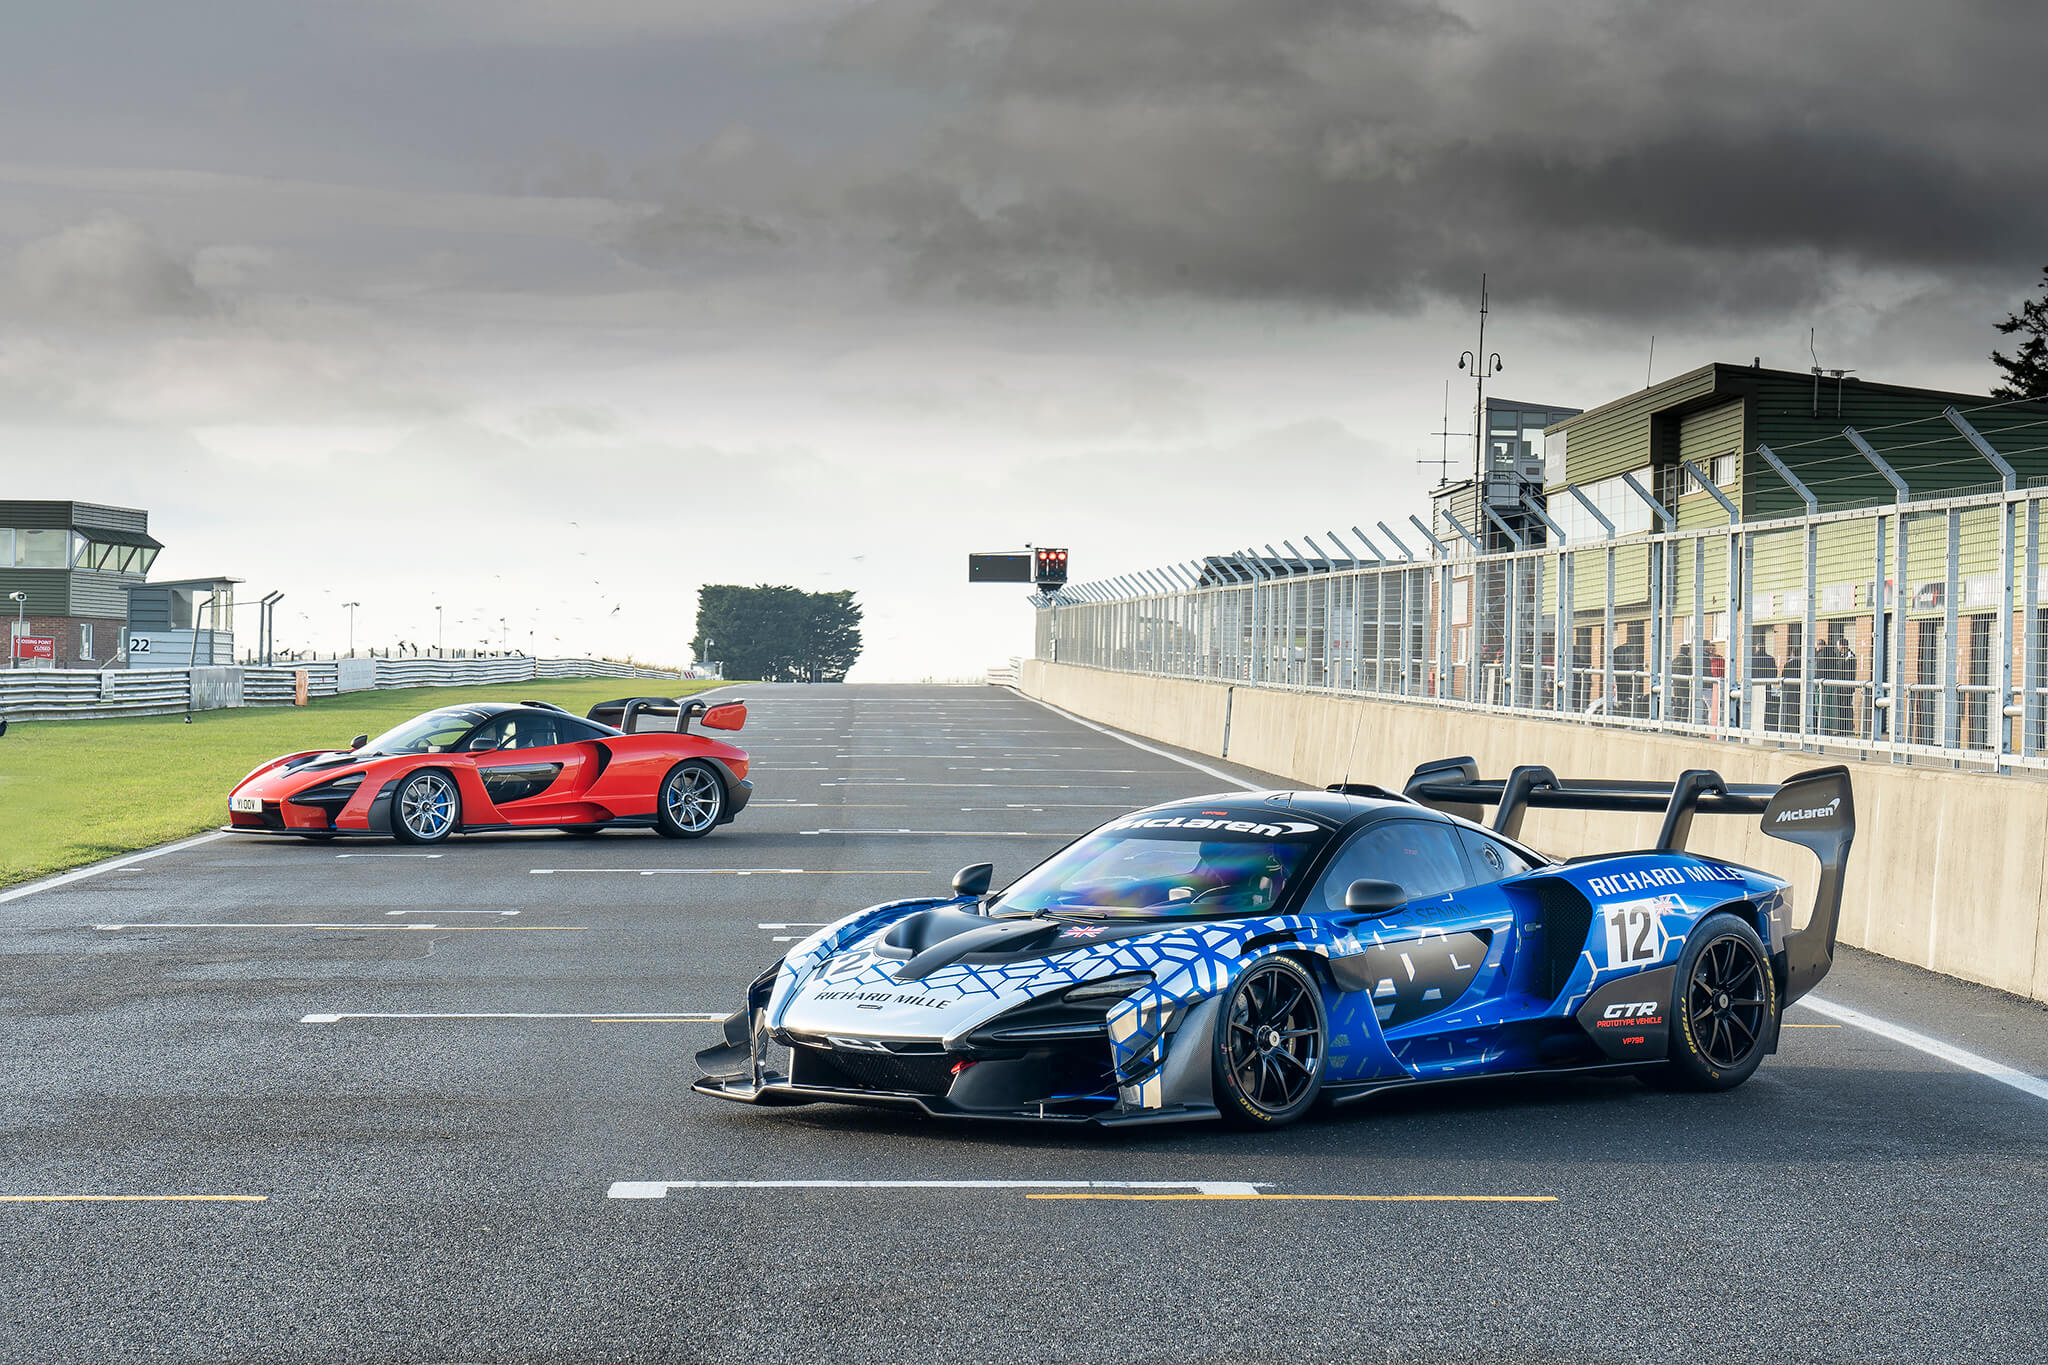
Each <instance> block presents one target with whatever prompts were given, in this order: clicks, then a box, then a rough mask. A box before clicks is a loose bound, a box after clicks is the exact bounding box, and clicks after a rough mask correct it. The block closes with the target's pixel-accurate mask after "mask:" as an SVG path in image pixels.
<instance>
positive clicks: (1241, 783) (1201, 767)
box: [1010, 688, 1265, 792]
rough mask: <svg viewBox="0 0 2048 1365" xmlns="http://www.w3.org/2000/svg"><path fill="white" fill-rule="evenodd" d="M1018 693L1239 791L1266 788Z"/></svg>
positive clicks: (1031, 701)
mask: <svg viewBox="0 0 2048 1365" xmlns="http://www.w3.org/2000/svg"><path fill="white" fill-rule="evenodd" d="M1010 690H1011V691H1013V692H1016V689H1015V688H1011V689H1010ZM1017 695H1018V696H1020V697H1023V698H1024V700H1025V701H1028V702H1030V703H1031V704H1032V705H1033V706H1043V707H1044V708H1045V709H1046V710H1048V711H1050V712H1052V713H1053V714H1054V715H1056V716H1064V717H1065V718H1066V719H1068V720H1070V721H1072V722H1074V724H1076V725H1079V726H1081V727H1082V728H1084V729H1088V730H1093V731H1095V732H1096V733H1097V734H1100V735H1108V736H1109V737H1110V738H1111V739H1113V740H1115V741H1117V743H1119V744H1128V745H1130V746H1131V747H1132V748H1133V749H1143V750H1144V751H1145V752H1146V753H1148V754H1157V755H1159V757H1161V758H1170V759H1172V760H1173V761H1174V762H1175V763H1178V764H1180V765H1181V766H1182V767H1186V768H1193V769H1194V770H1195V771H1196V772H1198V773H1206V774H1208V775H1209V776H1210V777H1213V778H1215V779H1216V780H1217V781H1219V782H1228V783H1229V784H1230V785H1231V786H1233V787H1236V788H1237V789H1238V790H1239V791H1247V792H1255V791H1264V790H1265V788H1263V787H1257V786H1253V785H1252V784H1251V783H1249V782H1247V781H1245V780H1244V779H1243V778H1241V777H1232V776H1231V775H1230V774H1229V773H1226V772H1224V771H1223V770H1222V769H1221V768H1212V767H1210V766H1209V765H1208V764H1206V763H1197V762H1195V761H1194V760H1193V759H1192V758H1182V757H1181V756H1180V755H1179V754H1176V753H1172V752H1170V751H1168V750H1165V749H1161V748H1158V747H1156V746H1154V745H1151V744H1147V743H1145V742H1144V741H1143V740H1138V739H1132V738H1131V737H1130V736H1129V735H1127V734H1124V733H1123V732H1122V731H1120V730H1112V729H1110V728H1109V727H1108V726H1107V725H1097V724H1096V723H1095V722H1094V721H1092V720H1083V719H1081V718H1080V717H1079V716H1077V715H1075V714H1074V713H1073V712H1071V711H1062V710H1061V709H1060V708H1059V707H1057V706H1054V705H1053V704H1052V703H1051V702H1049V701H1040V700H1039V699H1038V698H1036V697H1030V696H1025V694H1024V693H1022V692H1017Z"/></svg>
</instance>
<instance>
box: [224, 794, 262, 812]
mask: <svg viewBox="0 0 2048 1365" xmlns="http://www.w3.org/2000/svg"><path fill="white" fill-rule="evenodd" d="M228 809H229V810H232V811H239V812H241V813H242V814H244V815H261V814H263V798H262V797H260V796H230V797H229V798H228Z"/></svg>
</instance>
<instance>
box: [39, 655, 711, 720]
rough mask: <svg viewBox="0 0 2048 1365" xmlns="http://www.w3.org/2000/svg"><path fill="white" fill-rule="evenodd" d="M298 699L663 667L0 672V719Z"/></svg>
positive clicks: (375, 663) (579, 663)
mask: <svg viewBox="0 0 2048 1365" xmlns="http://www.w3.org/2000/svg"><path fill="white" fill-rule="evenodd" d="M299 673H304V674H305V675H306V695H307V696H309V697H331V696H334V695H336V694H337V693H340V692H347V691H356V690H358V689H363V688H394V687H464V686H475V685H479V684H493V683H517V682H527V681H530V680H532V679H535V678H659V679H668V680H671V681H673V680H674V679H676V678H678V677H680V676H681V675H680V674H678V673H675V672H673V671H669V670H662V669H651V668H633V667H630V666H628V665H626V664H619V663H612V662H610V661H608V660H603V659H529V658H523V657H511V658H497V659H435V658H426V659H339V660H336V659H329V660H325V661H323V662H319V663H307V664H304V665H301V666H299V667H297V668H205V667H202V668H198V669H182V668H180V669H151V670H148V671H143V670H134V671H130V670H123V669H109V670H107V671H105V672H88V671H83V670H69V669H23V670H20V671H17V672H6V673H0V717H5V718H6V719H8V720H10V721H15V720H88V719H93V718H96V717H103V716H162V715H174V714H176V713H178V712H180V711H184V710H187V709H192V710H200V711H207V710H214V709H217V708H220V707H224V706H289V705H291V703H292V700H293V698H294V696H295V695H296V692H297V686H298V680H297V677H296V675H297V674H299ZM195 692H196V697H195Z"/></svg>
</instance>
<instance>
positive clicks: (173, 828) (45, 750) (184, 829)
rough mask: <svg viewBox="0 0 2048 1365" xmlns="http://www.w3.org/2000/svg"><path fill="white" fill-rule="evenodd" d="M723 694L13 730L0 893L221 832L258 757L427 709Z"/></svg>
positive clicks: (679, 690)
mask: <svg viewBox="0 0 2048 1365" xmlns="http://www.w3.org/2000/svg"><path fill="white" fill-rule="evenodd" d="M723 685H724V684H722V683H716V682H653V683H649V682H641V683H637V684H636V683H634V682H632V681H630V680H627V679H621V678H590V679H582V678H579V679H574V680H570V681H556V682H550V681H533V682H523V683H507V684H498V685H493V686H487V687H409V688H402V689H396V690H393V691H389V692H350V693H347V694H345V695H343V696H339V697H327V698H323V699H321V700H318V701H315V702H313V703H312V704H310V705H308V706H304V707H296V706H281V707H262V708H241V709H236V710H231V711H202V712H200V713H199V714H198V715H196V716H194V717H193V718H192V723H191V724H190V725H187V724H185V722H184V718H183V717H181V716H134V717H127V718H123V719H119V720H61V721H33V722H18V723H14V724H11V725H10V726H9V727H8V730H7V733H6V735H4V736H0V887H4V886H10V885H13V884H14V883H17V882H25V881H32V880H34V879H35V878H37V877H47V876H49V875H50V874H51V873H53V872H62V871H65V870H66V869H67V868H73V867H79V866H81V865H83V864H85V863H91V862H97V861H99V860H100V859H102V858H111V857H114V856H115V855H117V854H121V853H132V852H134V851H135V850H137V849H142V848H149V847H152V846H153V845H156V844H161V843H166V842H168V841H170V840H172V839H182V838H185V837H186V836H188V835H192V834H198V833H200V832H201V831H203V830H208V829H213V828H216V827H218V826H220V825H223V824H226V823H227V818H228V814H227V811H228V792H229V791H230V790H231V789H232V788H233V787H234V785H235V783H237V782H239V781H241V780H242V776H243V774H245V773H247V772H248V771H249V770H250V769H251V768H253V767H255V766H256V765H257V764H259V763H261V762H263V761H264V760H265V759H269V758H275V757H276V756H277V755H279V754H284V753H291V752H293V751H295V750H299V749H318V748H321V747H323V746H329V747H333V748H336V749H340V748H345V747H346V746H347V745H348V742H349V740H350V739H351V738H352V737H353V736H355V735H358V734H371V735H375V734H379V733H381V732H383V731H385V730H388V729H390V728H391V727H392V726H393V725H396V724H397V723H398V722H400V721H402V720H405V719H407V718H408V717H411V716H416V715H418V714H419V713H420V712H422V711H431V710H433V709H434V708H435V707H437V706H448V705H453V704H455V703H457V702H462V701H487V700H498V701H505V700H513V701H516V700H523V699H527V698H531V699H533V700H536V701H551V702H553V703H555V704H556V705H557V706H563V707H566V708H568V709H569V710H571V711H573V712H575V713H576V714H577V715H579V716H580V715H582V714H583V713H584V712H585V711H587V710H589V709H590V707H591V706H592V705H594V704H595V703H597V702H600V701H606V700H609V699H611V698H613V697H620V696H632V695H634V691H633V689H634V688H635V687H636V686H638V687H643V688H647V689H648V690H650V691H651V690H654V689H656V688H659V689H661V690H662V691H663V692H664V694H672V695H676V696H687V695H689V694H690V693H692V692H701V691H704V690H705V689H707V688H712V687H721V686H723ZM671 689H673V692H672V693H671V691H670V690H671Z"/></svg>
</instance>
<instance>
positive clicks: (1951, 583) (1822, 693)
mask: <svg viewBox="0 0 2048 1365" xmlns="http://www.w3.org/2000/svg"><path fill="white" fill-rule="evenodd" d="M2044 503H2048V489H2040V488H2027V489H2010V490H1994V491H1992V492H1989V493H1980V494H1974V495H1970V496H1964V497H1954V498H1944V499H1929V500H1922V501H1914V502H1906V501H1901V502H1898V503H1893V504H1887V505H1884V506H1879V507H1866V508H1854V509H1846V510H1838V511H1831V512H1816V513H1811V514H1808V515H1804V516H1796V517H1787V518H1782V519H1777V520H1772V521H1759V522H1750V523H1733V524H1728V525H1724V526H1714V527H1708V528H1699V529H1691V530H1673V531H1664V532H1661V533H1655V534H1636V535H1628V536H1612V537H1605V536H1603V537H1602V538H1600V539H1598V540H1592V541H1587V542H1584V543H1573V544H1569V545H1565V546H1558V545H1549V546H1544V547H1541V548H1534V549H1526V550H1520V551H1509V552H1501V553H1491V554H1477V553H1465V554H1458V555H1453V554H1450V553H1447V552H1445V551H1448V549H1449V547H1448V546H1444V547H1442V548H1441V550H1439V552H1437V553H1434V554H1433V555H1432V557H1430V558H1413V557H1410V558H1406V559H1401V560H1392V561H1387V560H1380V561H1365V562H1361V561H1354V564H1355V567H1353V566H1346V567H1343V568H1334V567H1331V563H1330V559H1329V558H1324V559H1322V560H1321V561H1311V560H1307V559H1305V558H1300V557H1296V558H1295V559H1293V560H1287V559H1286V557H1284V556H1283V557H1281V558H1280V559H1277V560H1276V559H1273V558H1267V557H1264V556H1258V557H1254V556H1249V555H1243V556H1225V557H1220V558H1212V559H1210V560H1206V561H1202V562H1201V563H1199V564H1193V565H1187V566H1175V567H1173V568H1172V569H1170V570H1165V571H1147V572H1146V573H1145V574H1142V575H1138V576H1135V577H1134V578H1130V579H1126V580H1123V581H1122V583H1121V584H1120V585H1105V584H1079V585H1073V586H1071V587H1069V588H1066V589H1062V590H1061V591H1060V592H1059V594H1058V595H1057V596H1055V597H1040V598H1038V599H1036V600H1037V601H1038V603H1039V604H1040V608H1041V609H1040V611H1039V613H1038V629H1037V647H1036V653H1037V657H1038V658H1040V659H1045V660H1052V661H1056V662H1059V663H1071V664H1081V665H1086V666H1090V667H1095V668H1105V669H1113V670H1117V671H1120V672H1129V673H1144V674H1151V675H1154V676H1160V677H1175V678H1199V679H1209V680H1215V681H1223V682H1231V683H1239V684H1247V685H1254V686H1260V687H1273V688H1289V689H1299V690H1309V691H1326V692H1337V693H1355V694H1360V695H1368V696H1378V697H1388V698H1399V699H1405V700H1410V701H1422V702H1428V703H1430V704H1434V705H1441V706H1453V707H1460V708H1466V709H1471V710H1476V711H1485V712H1502V713H1515V714H1530V715H1542V716H1546V717H1550V718H1554V719H1571V720H1574V721H1580V722H1584V723H1588V724H1602V725H1616V726H1627V727H1630V728H1633V729H1645V730H1656V731H1665V732H1670V733H1676V734H1686V735H1703V736H1715V737H1726V738H1739V739H1743V740H1748V741H1752V742H1763V743H1776V744H1781V745H1785V746H1796V747H1800V748H1807V749H1814V750H1842V751H1854V752H1862V753H1866V754H1867V753H1869V752H1872V751H1878V752H1882V753H1883V754H1886V755H1889V756H1891V757H1892V758H1894V759H1895V760H1896V761H1901V762H1913V761H1922V762H1925V761H1951V762H1955V763H1962V764H1969V765H1973V766H1974V765H1978V764H1982V765H1985V766H1988V767H1993V768H1996V769H1998V770H2000V771H2004V770H2007V769H2012V768H2019V769H2048V571H2044V568H2043V565H2042V536H2041V531H2042V520H2043V506H2044ZM1339 543H1340V544H1341V543H1342V542H1341V541H1340V542H1339ZM1346 557H1347V558H1349V556H1348V555H1347V556H1346ZM1219 580H1221V581H1219ZM1233 580H1234V581H1233ZM1900 585H1904V589H1903V592H1902V591H1901V589H1900Z"/></svg>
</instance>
